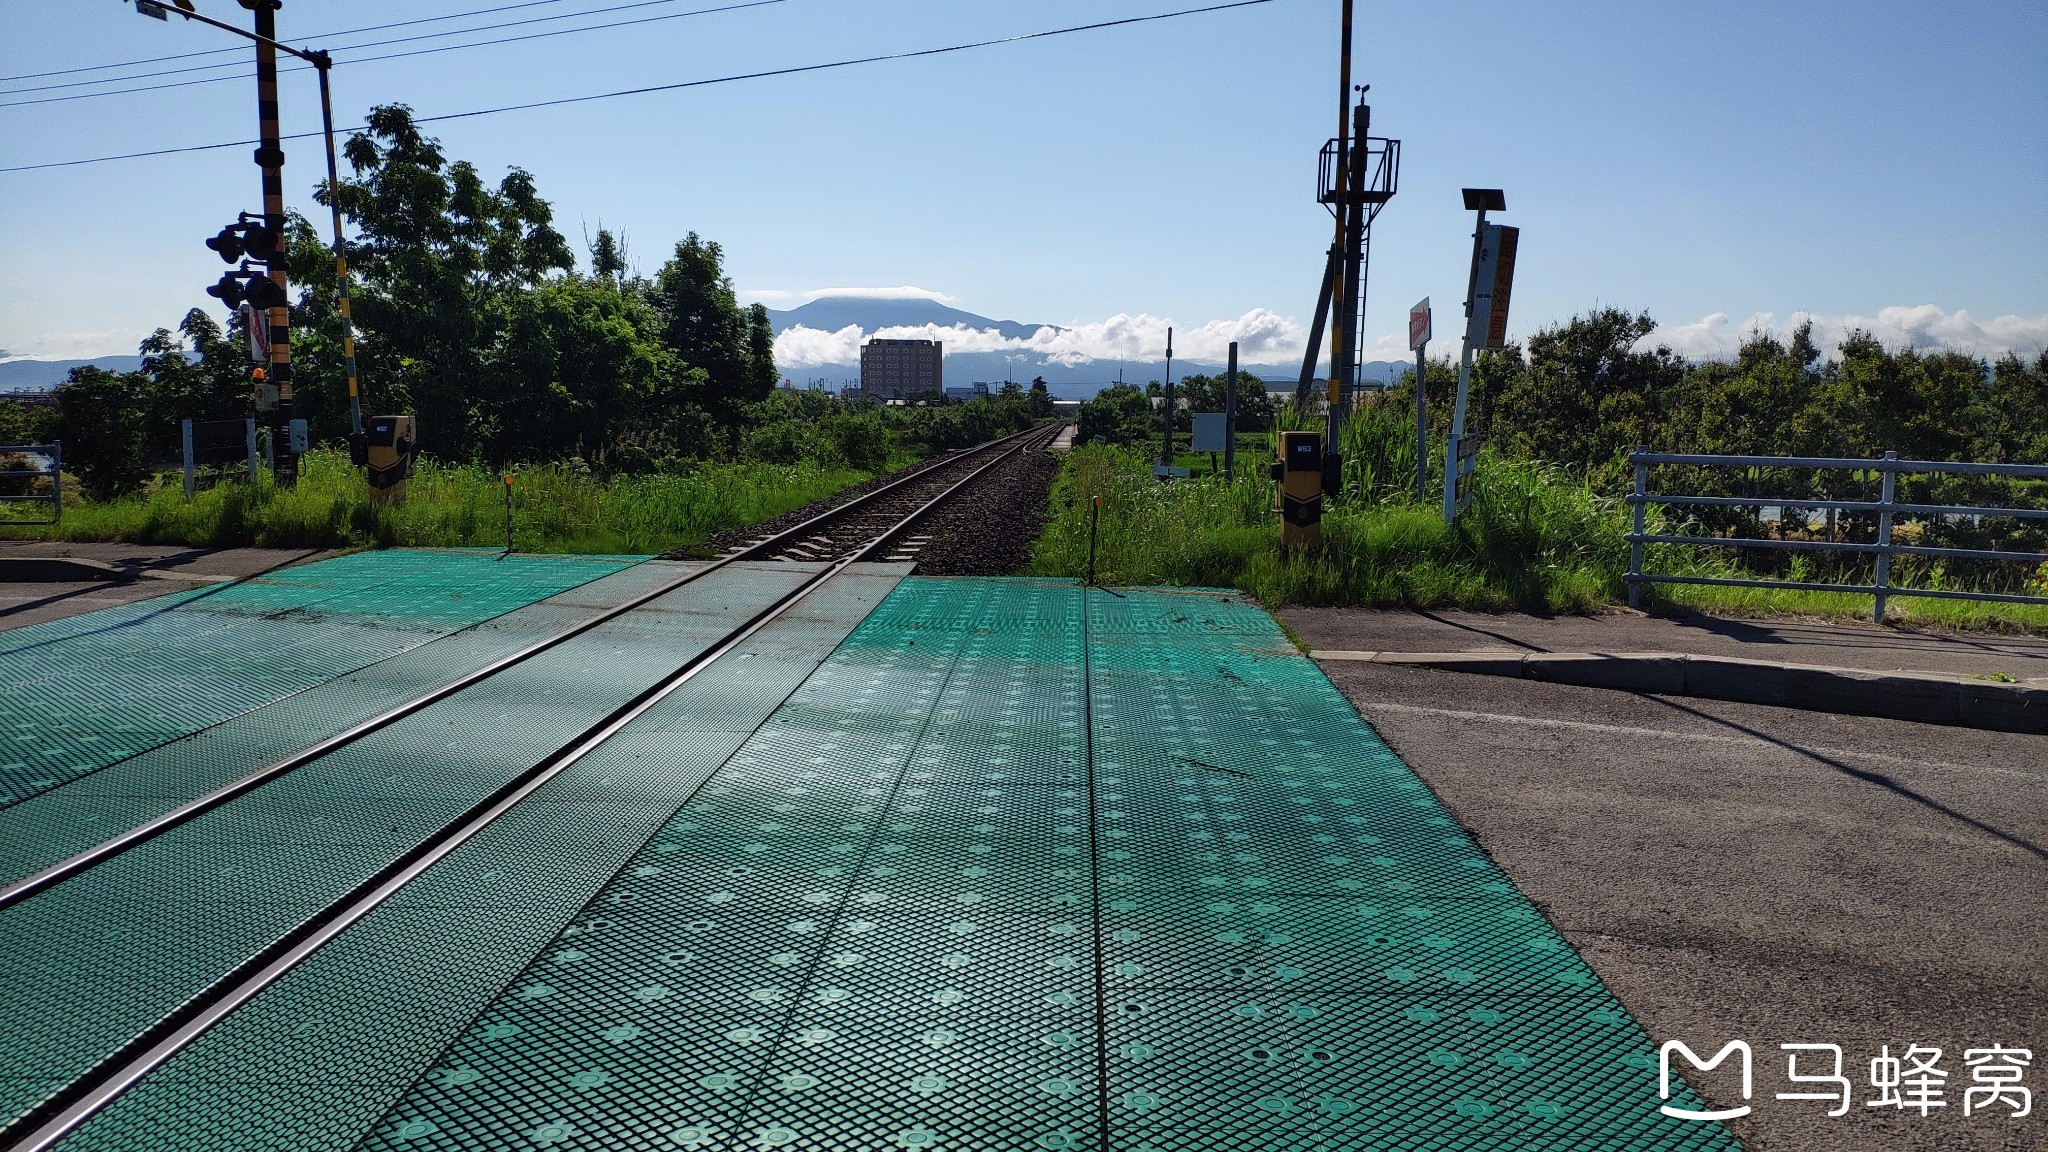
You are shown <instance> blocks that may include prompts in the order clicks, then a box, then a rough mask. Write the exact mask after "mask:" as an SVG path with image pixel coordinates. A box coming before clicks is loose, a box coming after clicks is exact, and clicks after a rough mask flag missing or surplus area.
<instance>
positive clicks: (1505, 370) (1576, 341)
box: [1474, 308, 1685, 467]
mask: <svg viewBox="0 0 2048 1152" xmlns="http://www.w3.org/2000/svg"><path fill="white" fill-rule="evenodd" d="M1656 326H1657V325H1656V322H1655V321H1654V320H1652V319H1650V314H1649V313H1647V312H1642V313H1636V314H1633V315H1632V314H1630V313H1628V312H1624V311H1622V310H1621V309H1619V308H1602V309H1599V310H1597V311H1595V312H1592V313H1590V314H1588V315H1585V316H1574V317H1572V318H1571V320H1570V321H1568V322H1567V323H1564V324H1561V325H1555V326H1552V327H1550V328H1546V329H1544V330H1543V331H1541V332H1538V333H1536V334H1535V335H1534V336H1531V337H1530V338H1529V348H1528V359H1527V369H1526V371H1515V370H1513V366H1512V365H1511V364H1508V363H1506V362H1505V361H1507V360H1508V359H1509V358H1508V357H1505V356H1499V355H1497V356H1496V357H1494V359H1493V363H1492V364H1489V365H1488V368H1489V369H1490V370H1491V371H1492V372H1497V373H1498V375H1499V376H1502V377H1505V379H1501V380H1498V381H1489V382H1488V385H1487V386H1486V387H1484V388H1483V389H1482V388H1480V387H1477V386H1475V388H1474V393H1475V395H1480V394H1483V395H1484V396H1485V397H1486V398H1487V400H1488V402H1489V403H1488V405H1487V406H1488V407H1489V408H1490V409H1491V411H1490V413H1489V412H1482V413H1476V414H1475V415H1476V416H1478V417H1479V418H1480V419H1479V420H1477V421H1475V423H1476V424H1477V426H1479V427H1486V428H1490V429H1491V435H1492V436H1493V437H1494V438H1496V439H1497V441H1499V442H1502V443H1503V446H1505V447H1508V448H1509V450H1510V451H1512V452H1513V453H1514V454H1516V455H1520V456H1527V457H1533V458H1535V459H1539V460H1547V461H1550V462H1551V463H1556V464H1566V465H1575V466H1579V467H1586V466H1590V465H1593V464H1597V463H1600V462H1603V461H1606V460H1610V459H1612V458H1613V457H1614V456H1615V455H1617V454H1618V453H1623V452H1626V451H1627V450H1628V449H1630V448H1632V447H1634V446H1636V445H1637V444H1642V443H1647V442H1648V441H1649V440H1650V439H1652V438H1653V436H1654V433H1655V430H1656V429H1657V427H1658V424H1659V420H1658V417H1659V404H1660V402H1661V401H1662V400H1663V399H1664V397H1665V395H1666V393H1668V392H1669V391H1670V390H1671V389H1672V388H1674V387H1675V386H1676V385H1677V384H1678V383H1679V381H1680V380H1681V379H1682V378H1683V377H1684V375H1685V363H1684V362H1683V361H1682V360H1681V359H1679V357H1678V355H1677V354H1676V353H1674V352H1672V351H1671V350H1670V349H1669V348H1666V347H1662V346H1659V347H1656V348H1653V349H1650V350H1648V351H1637V350H1636V344H1637V342H1638V341H1640V340H1642V338H1643V337H1645V336H1648V335H1649V334H1650V333H1651V331H1653V330H1654V329H1655V328H1656ZM1514 359H1519V357H1515V358H1514ZM1489 417H1490V418H1489Z"/></svg>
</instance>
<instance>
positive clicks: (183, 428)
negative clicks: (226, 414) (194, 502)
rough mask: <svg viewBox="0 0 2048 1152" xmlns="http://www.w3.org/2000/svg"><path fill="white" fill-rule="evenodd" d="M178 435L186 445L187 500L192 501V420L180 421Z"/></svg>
mask: <svg viewBox="0 0 2048 1152" xmlns="http://www.w3.org/2000/svg"><path fill="white" fill-rule="evenodd" d="M178 434H179V436H180V437H181V438H182V439H183V441H184V445H185V499H187V500H190V499H192V418H191V417H189V416H188V417H186V418H185V419H183V420H180V421H178Z"/></svg>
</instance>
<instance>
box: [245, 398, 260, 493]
mask: <svg viewBox="0 0 2048 1152" xmlns="http://www.w3.org/2000/svg"><path fill="white" fill-rule="evenodd" d="M244 419H246V420H247V421H248V423H247V424H245V425H243V434H244V435H245V436H246V437H247V438H248V445H249V485H250V487H254V486H255V484H256V475H257V473H256V417H254V416H248V417H245V418H244Z"/></svg>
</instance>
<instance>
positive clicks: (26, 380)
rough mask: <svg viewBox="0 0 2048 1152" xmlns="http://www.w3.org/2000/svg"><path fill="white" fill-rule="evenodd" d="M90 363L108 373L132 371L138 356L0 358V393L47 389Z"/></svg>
mask: <svg viewBox="0 0 2048 1152" xmlns="http://www.w3.org/2000/svg"><path fill="white" fill-rule="evenodd" d="M87 365H91V366H92V367H94V368H104V369H106V370H107V371H109V372H133V371H135V370H136V369H137V368H140V367H142V357H140V356H100V357H97V358H95V359H92V360H0V396H4V395H6V394H7V393H9V392H46V391H48V390H50V389H52V388H55V387H56V386H57V385H59V384H62V383H63V382H64V377H65V376H66V375H67V374H68V373H69V372H70V371H71V370H72V369H73V368H83V367H85V366H87Z"/></svg>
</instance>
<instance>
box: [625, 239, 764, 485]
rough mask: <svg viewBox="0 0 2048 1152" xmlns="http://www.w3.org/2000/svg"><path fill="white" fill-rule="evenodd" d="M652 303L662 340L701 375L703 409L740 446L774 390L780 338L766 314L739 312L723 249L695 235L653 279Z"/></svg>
mask: <svg viewBox="0 0 2048 1152" xmlns="http://www.w3.org/2000/svg"><path fill="white" fill-rule="evenodd" d="M648 291H649V300H650V302H651V303H652V304H653V305H654V308H655V310H656V312H657V313H658V314H659V316H660V318H661V339H662V343H663V344H665V345H666V346H667V348H668V350H669V352H670V353H672V354H673V355H675V356H676V357H677V358H678V359H680V360H681V361H682V362H683V363H685V364H688V365H689V366H691V367H693V368H701V369H702V370H703V371H704V377H705V388H704V394H703V399H702V405H703V408H704V410H705V411H706V412H707V413H709V414H710V416H711V419H712V421H713V423H715V424H717V425H718V426H719V427H721V428H724V429H727V430H728V435H729V437H730V443H732V444H733V445H735V446H736V445H737V443H738V437H739V430H740V429H741V427H742V425H743V424H744V423H745V422H746V415H747V413H748V411H749V410H750V409H751V408H752V406H753V405H755V404H758V403H760V402H761V401H763V400H765V399H767V398H768V396H769V395H770V394H771V393H773V392H774V391H775V382H776V372H775V335H774V331H773V330H772V328H771V327H770V326H769V322H768V310H767V309H766V308H763V307H761V306H760V305H758V304H757V305H755V306H754V307H753V308H751V309H747V310H745V311H742V310H741V308H740V305H739V299H738V297H737V296H736V295H735V294H734V292H733V287H732V281H731V280H729V279H727V278H726V275H725V251H724V249H722V248H720V247H719V246H718V244H717V243H716V242H713V241H708V240H705V239H703V238H701V237H699V236H698V235H697V234H696V233H695V232H692V233H690V234H689V235H688V236H686V237H685V238H684V239H683V240H682V241H680V242H679V243H677V244H676V248H675V254H674V255H673V256H671V257H670V258H669V260H668V262H667V263H665V264H663V265H662V266H661V270H660V271H659V272H657V273H656V274H655V276H654V281H653V283H652V284H651V285H650V286H649V289H648Z"/></svg>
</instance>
